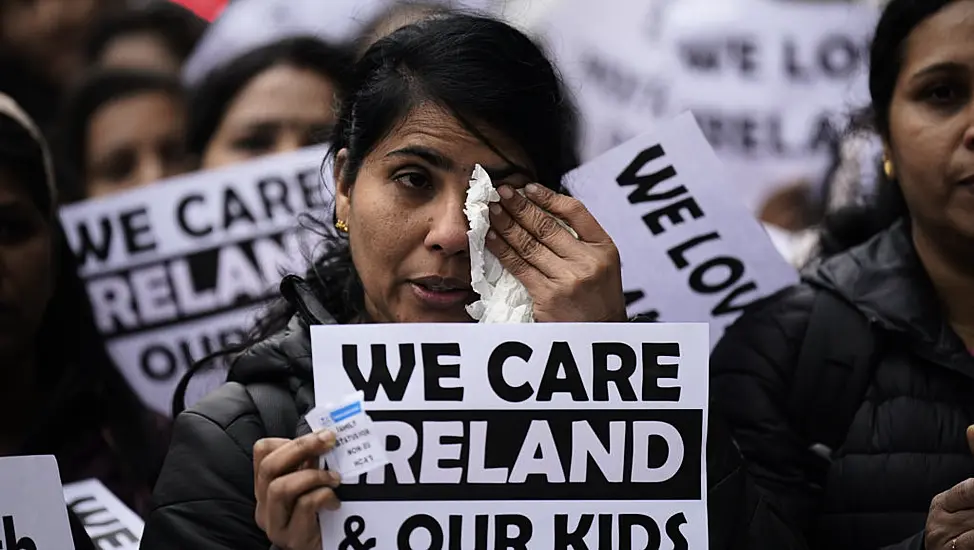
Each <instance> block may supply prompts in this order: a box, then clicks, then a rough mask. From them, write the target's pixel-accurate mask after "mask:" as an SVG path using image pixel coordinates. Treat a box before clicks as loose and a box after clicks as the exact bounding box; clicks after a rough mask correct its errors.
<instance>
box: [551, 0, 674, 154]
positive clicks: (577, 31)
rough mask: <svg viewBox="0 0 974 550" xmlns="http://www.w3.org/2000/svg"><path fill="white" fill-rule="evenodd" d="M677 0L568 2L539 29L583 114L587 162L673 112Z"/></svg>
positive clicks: (560, 3) (585, 0) (561, 3)
mask: <svg viewBox="0 0 974 550" xmlns="http://www.w3.org/2000/svg"><path fill="white" fill-rule="evenodd" d="M673 2H674V0H641V1H639V2H627V1H622V0H609V1H600V2H593V1H592V0H561V1H560V2H559V3H558V5H557V6H556V7H555V8H554V9H552V10H551V11H550V12H549V13H548V14H547V15H546V16H545V18H544V20H543V21H541V22H540V23H539V24H538V25H537V28H536V29H535V30H536V31H537V32H538V33H539V34H540V35H541V36H542V37H543V39H544V42H545V44H546V46H547V48H548V50H549V51H550V53H551V55H552V57H553V59H554V61H555V63H556V64H557V66H558V69H559V70H560V71H561V74H562V77H563V78H564V80H565V84H566V86H567V87H568V89H569V90H570V91H571V92H572V95H573V97H574V99H575V102H576V104H577V105H576V106H577V107H578V110H579V112H580V113H581V114H582V116H581V117H580V126H581V134H582V136H581V137H582V143H581V154H582V158H583V159H585V160H588V159H592V158H595V157H596V156H598V155H600V154H602V153H604V152H605V151H608V150H609V149H611V148H613V147H615V146H616V145H619V144H620V143H623V142H625V141H627V140H629V139H630V138H631V137H633V136H636V135H639V134H641V133H643V132H644V131H645V130H646V128H647V127H648V125H649V124H651V123H652V122H653V121H654V120H656V119H657V118H658V117H659V116H660V114H661V113H662V112H663V111H664V110H665V109H666V92H667V89H668V78H667V77H668V75H666V74H665V73H664V72H663V69H664V68H665V66H666V63H665V62H664V59H663V56H664V55H665V52H664V50H663V48H662V47H661V46H660V43H659V36H660V31H661V27H660V24H661V21H662V19H663V14H664V13H665V11H666V10H667V9H668V8H669V6H670V4H672V3H673Z"/></svg>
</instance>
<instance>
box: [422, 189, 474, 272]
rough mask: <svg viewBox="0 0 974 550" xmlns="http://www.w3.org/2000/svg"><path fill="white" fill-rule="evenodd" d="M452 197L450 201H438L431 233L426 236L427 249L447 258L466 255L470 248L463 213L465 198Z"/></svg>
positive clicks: (465, 218) (430, 220)
mask: <svg viewBox="0 0 974 550" xmlns="http://www.w3.org/2000/svg"><path fill="white" fill-rule="evenodd" d="M465 197H466V194H465V193H464V194H462V195H460V196H459V198H456V197H451V198H450V199H448V200H442V201H436V202H437V204H436V206H435V208H434V210H435V212H433V213H432V217H431V218H430V219H429V224H430V228H429V232H428V233H427V234H426V247H427V248H429V249H430V250H432V251H434V252H439V253H442V254H445V255H447V256H453V255H455V254H466V253H467V250H468V248H469V246H468V240H467V229H468V228H469V227H468V225H467V217H466V215H464V213H463V205H464V198H465Z"/></svg>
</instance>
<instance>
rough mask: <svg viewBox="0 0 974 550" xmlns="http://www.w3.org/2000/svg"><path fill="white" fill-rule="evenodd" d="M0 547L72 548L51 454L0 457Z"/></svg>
mask: <svg viewBox="0 0 974 550" xmlns="http://www.w3.org/2000/svg"><path fill="white" fill-rule="evenodd" d="M0 548H3V549H5V550H49V549H50V550H54V549H57V550H74V538H73V537H72V536H71V525H70V523H68V508H67V506H65V505H64V497H63V496H62V494H61V476H60V474H59V473H58V466H57V460H56V459H55V458H54V457H53V456H50V455H45V456H11V457H3V458H0Z"/></svg>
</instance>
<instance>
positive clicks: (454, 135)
mask: <svg viewBox="0 0 974 550" xmlns="http://www.w3.org/2000/svg"><path fill="white" fill-rule="evenodd" d="M472 123H473V122H472ZM474 124H475V128H476V130H477V131H478V132H480V133H481V134H482V135H483V136H484V137H485V138H486V139H487V140H489V141H490V145H488V144H487V143H485V142H484V141H483V140H482V139H480V138H479V137H478V136H476V135H474V134H473V133H472V132H471V131H470V130H468V129H467V128H466V127H464V125H463V124H462V123H461V122H460V121H459V120H457V118H456V117H455V116H453V115H452V113H450V112H449V111H447V110H446V109H444V108H443V107H440V106H439V105H436V104H433V103H423V104H420V105H418V106H417V107H414V108H413V109H412V110H411V111H410V112H409V113H407V114H406V115H405V116H404V117H403V118H402V119H401V120H400V121H399V123H397V124H396V125H395V126H393V128H392V129H391V130H390V132H389V133H388V134H387V135H386V137H385V138H384V139H383V140H382V141H380V142H379V143H378V144H377V145H376V147H375V148H374V150H373V151H372V155H373V156H375V157H376V158H378V159H389V158H395V157H402V156H406V155H412V156H419V157H423V158H424V159H425V160H427V161H428V162H430V163H431V164H435V165H437V167H438V168H442V169H443V170H446V171H451V172H452V171H458V172H465V173H468V174H469V173H470V172H472V171H473V168H474V165H475V164H481V165H485V166H492V167H497V168H498V169H504V168H509V167H511V163H514V164H516V165H517V167H519V168H522V169H525V170H533V167H532V166H531V163H530V161H529V159H528V158H527V155H526V154H525V153H524V150H523V148H522V147H520V146H519V145H518V144H516V143H515V142H514V141H513V140H512V139H511V138H510V137H508V136H506V135H504V134H503V133H501V132H499V131H497V130H496V129H495V128H492V127H491V126H489V125H487V124H480V123H474ZM491 146H493V147H494V148H496V149H497V150H499V151H500V153H502V154H503V156H501V155H499V154H498V153H497V152H496V151H494V150H493V149H491ZM505 159H506V160H505Z"/></svg>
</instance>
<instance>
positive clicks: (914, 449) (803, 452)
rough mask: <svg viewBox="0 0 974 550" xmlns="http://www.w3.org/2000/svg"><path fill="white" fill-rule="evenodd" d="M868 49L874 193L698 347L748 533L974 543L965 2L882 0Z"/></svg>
mask: <svg viewBox="0 0 974 550" xmlns="http://www.w3.org/2000/svg"><path fill="white" fill-rule="evenodd" d="M871 58H872V66H871V69H870V75H869V87H870V93H871V96H872V115H873V118H874V123H875V129H876V130H877V131H878V133H879V135H880V136H881V138H882V140H883V145H884V150H885V159H884V162H883V172H884V179H883V181H881V182H880V183H879V184H878V185H879V190H878V196H877V200H876V202H875V204H873V205H871V206H870V207H869V208H866V209H853V210H847V211H845V212H839V213H838V214H837V215H836V217H833V218H832V219H831V220H830V222H829V223H827V224H826V228H825V229H826V230H825V232H824V235H823V239H822V243H823V244H822V246H823V258H822V259H821V260H820V261H819V262H818V263H817V264H815V265H813V266H812V267H811V268H810V269H809V270H808V271H807V272H806V276H805V282H804V283H802V284H801V285H799V286H797V287H793V288H790V289H787V290H785V291H783V292H782V293H780V294H778V295H777V296H775V297H773V298H771V299H769V300H766V301H765V302H764V303H763V304H760V305H758V306H756V307H755V308H753V309H752V310H751V311H749V312H748V313H746V314H745V315H744V316H742V317H741V318H740V319H739V321H738V322H737V323H736V324H735V325H734V326H732V327H731V328H730V329H729V330H728V331H727V333H726V335H725V337H724V338H723V340H722V341H721V342H720V343H719V344H718V345H717V347H716V348H715V350H714V352H713V355H712V360H711V376H712V382H711V387H712V388H713V393H712V396H711V397H712V400H713V405H712V407H713V409H712V411H713V412H714V413H716V414H718V415H722V416H723V417H724V418H725V419H726V420H727V422H728V423H729V425H730V428H731V430H732V432H733V434H734V437H735V439H736V442H737V444H738V446H739V448H740V451H741V453H742V454H743V458H744V460H745V466H746V469H745V471H746V475H744V476H743V478H742V479H741V480H740V483H741V484H742V485H743V486H746V487H748V490H749V491H750V492H751V495H752V497H753V498H748V499H746V500H745V502H749V503H752V504H751V505H749V506H740V515H739V518H741V519H739V520H738V524H740V522H742V521H744V519H743V518H748V517H754V518H756V519H757V518H760V517H764V518H766V520H767V521H765V523H764V525H763V526H762V529H760V530H757V529H751V530H750V531H749V532H746V533H744V534H743V535H742V537H743V538H744V539H745V542H744V547H746V548H752V549H754V548H758V549H760V548H769V549H770V548H774V549H784V548H803V549H804V548H811V549H819V548H821V549H830V550H841V549H866V548H869V549H875V548H883V549H887V550H893V549H896V550H907V549H923V548H926V549H927V550H942V549H952V550H961V549H964V550H966V549H971V548H974V479H972V478H971V475H972V472H974V457H972V456H971V455H972V452H974V427H969V426H971V425H972V424H974V357H972V353H974V352H972V351H971V350H974V263H972V261H974V260H972V258H974V256H972V254H971V251H972V250H974V1H972V0H954V1H950V0H892V1H891V2H890V3H889V5H888V6H887V8H886V10H885V12H884V13H883V16H882V18H881V20H880V22H879V24H878V27H877V29H876V33H875V38H874V40H873V42H872V51H871ZM711 517H712V518H713V517H714V515H713V514H712V515H711Z"/></svg>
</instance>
